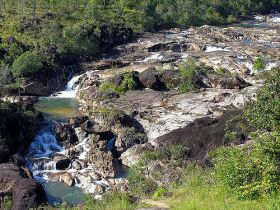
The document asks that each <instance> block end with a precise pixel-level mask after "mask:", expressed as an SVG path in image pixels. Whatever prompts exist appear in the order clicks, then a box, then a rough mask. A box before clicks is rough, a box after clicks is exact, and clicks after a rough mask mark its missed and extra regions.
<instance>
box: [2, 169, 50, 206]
mask: <svg viewBox="0 0 280 210" xmlns="http://www.w3.org/2000/svg"><path fill="white" fill-rule="evenodd" d="M0 193H1V195H3V196H10V195H11V194H12V199H13V205H12V210H22V209H30V208H37V207H38V206H39V205H40V204H42V203H43V202H45V201H46V196H45V192H44V189H43V187H42V186H41V185H40V184H38V183H36V182H35V181H33V180H32V179H31V178H28V176H27V175H26V173H25V171H24V170H23V169H22V168H19V167H17V166H15V165H13V164H0Z"/></svg>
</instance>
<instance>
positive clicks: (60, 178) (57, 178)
mask: <svg viewBox="0 0 280 210" xmlns="http://www.w3.org/2000/svg"><path fill="white" fill-rule="evenodd" d="M48 175H49V179H50V180H52V181H54V182H63V183H65V184H67V185H68V186H69V187H72V186H73V185H74V183H75V180H74V179H73V177H72V176H71V174H70V173H68V172H61V173H49V174H48Z"/></svg>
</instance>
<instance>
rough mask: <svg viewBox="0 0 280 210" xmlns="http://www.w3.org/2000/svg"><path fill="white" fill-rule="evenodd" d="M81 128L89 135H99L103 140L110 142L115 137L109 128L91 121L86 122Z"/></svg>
mask: <svg viewBox="0 0 280 210" xmlns="http://www.w3.org/2000/svg"><path fill="white" fill-rule="evenodd" d="M81 128H82V129H83V130H84V131H86V132H88V133H91V134H97V135H99V136H100V138H101V139H103V140H109V139H112V138H113V137H114V134H113V133H112V132H111V131H110V128H109V127H108V126H101V125H98V124H97V123H95V122H93V121H90V120H87V121H86V122H84V123H83V124H82V125H81Z"/></svg>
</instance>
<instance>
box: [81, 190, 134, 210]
mask: <svg viewBox="0 0 280 210" xmlns="http://www.w3.org/2000/svg"><path fill="white" fill-rule="evenodd" d="M82 208H83V209H85V210H92V209H94V210H111V209H114V210H132V209H135V204H132V202H131V201H130V199H129V196H128V194H122V193H111V194H107V195H105V196H104V197H103V198H102V200H94V199H93V198H88V199H87V201H86V203H85V205H84V206H83V207H82Z"/></svg>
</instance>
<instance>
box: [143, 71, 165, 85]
mask: <svg viewBox="0 0 280 210" xmlns="http://www.w3.org/2000/svg"><path fill="white" fill-rule="evenodd" d="M139 80H140V82H141V84H142V85H143V86H144V87H145V88H150V89H152V90H163V89H164V84H163V83H162V82H161V81H160V79H159V78H158V75H157V70H156V69H155V68H150V69H147V70H146V71H144V72H142V73H141V74H140V76H139Z"/></svg>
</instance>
